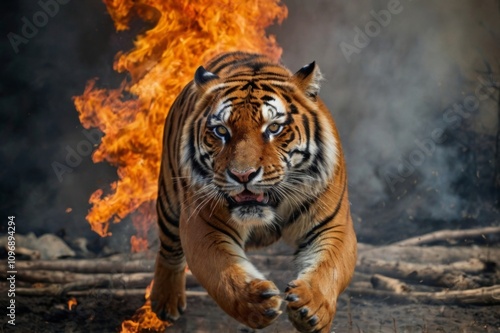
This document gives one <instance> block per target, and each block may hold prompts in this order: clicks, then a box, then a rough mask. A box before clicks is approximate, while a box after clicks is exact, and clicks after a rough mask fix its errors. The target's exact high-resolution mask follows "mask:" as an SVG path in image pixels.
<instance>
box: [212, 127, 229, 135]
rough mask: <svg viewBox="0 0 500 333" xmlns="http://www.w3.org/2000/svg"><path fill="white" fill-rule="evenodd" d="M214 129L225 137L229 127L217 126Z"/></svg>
mask: <svg viewBox="0 0 500 333" xmlns="http://www.w3.org/2000/svg"><path fill="white" fill-rule="evenodd" d="M214 131H215V134H217V135H218V136H221V137H224V136H226V134H227V128H225V127H224V126H217V127H216V128H215V129H214Z"/></svg>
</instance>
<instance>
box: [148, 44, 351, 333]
mask: <svg viewBox="0 0 500 333" xmlns="http://www.w3.org/2000/svg"><path fill="white" fill-rule="evenodd" d="M321 80H322V74H321V71H320V69H319V67H318V66H317V65H316V63H315V62H312V63H310V64H308V65H306V66H304V67H302V68H301V69H300V70H298V71H297V72H296V73H295V74H292V72H290V71H289V70H288V69H287V68H286V67H285V66H284V65H282V64H281V63H280V62H278V61H275V60H272V59H271V58H269V57H267V56H265V55H262V54H255V53H247V52H228V53H222V54H220V55H218V56H216V57H214V58H213V59H211V60H210V61H208V63H206V65H205V66H200V67H198V69H197V70H196V72H195V73H194V79H193V80H192V81H191V82H189V83H188V84H187V85H186V86H185V87H184V89H183V90H182V92H181V93H180V94H179V95H178V96H177V98H176V100H175V101H174V103H173V104H172V106H171V108H170V111H169V112H168V115H167V118H166V121H165V128H164V133H163V135H164V138H163V151H162V156H161V167H160V175H159V180H158V198H157V215H158V226H159V228H158V230H159V239H160V246H159V250H158V253H157V257H156V262H155V273H154V284H153V288H152V292H151V296H150V299H151V307H152V310H153V312H154V313H155V314H156V315H157V316H158V317H159V318H160V319H162V320H165V321H168V322H171V323H173V322H174V321H175V320H177V319H178V318H179V317H180V315H181V314H183V312H184V311H185V309H186V293H185V281H186V267H189V269H190V270H191V272H192V274H193V275H194V276H195V277H196V279H197V280H198V281H199V283H200V284H201V286H202V287H203V288H204V289H206V291H207V293H208V294H209V295H210V296H211V297H212V298H213V299H214V300H215V302H216V303H217V304H218V306H219V307H220V308H222V309H223V310H224V311H225V312H226V313H227V314H228V315H229V316H231V317H233V318H234V319H236V320H237V321H239V322H240V323H242V324H243V325H245V326H246V327H249V328H252V329H260V328H264V327H266V326H268V325H270V324H271V323H273V322H274V321H275V320H276V318H278V316H279V315H280V314H281V313H282V312H283V311H282V310H281V304H282V302H283V303H284V304H285V303H286V312H287V315H288V318H289V320H290V321H291V323H292V324H293V326H294V327H295V328H296V329H297V330H298V331H300V332H330V328H331V325H332V321H333V318H334V316H335V313H336V307H337V299H338V297H339V295H340V294H341V293H342V292H343V291H344V290H345V289H346V287H347V286H348V284H349V283H350V280H351V278H352V275H353V272H354V267H355V263H356V235H355V232H354V228H353V222H352V218H351V213H350V203H349V199H348V189H347V173H346V166H345V161H344V157H343V151H342V147H341V143H340V138H339V134H338V132H337V129H336V125H335V123H334V120H333V118H332V116H331V114H330V112H329V110H328V109H327V107H326V106H325V105H324V103H323V102H322V101H321V99H320V98H319V96H318V93H319V90H320V81H321ZM278 240H283V241H284V242H285V243H288V244H289V245H291V246H292V247H293V248H294V250H295V252H294V256H293V258H294V259H293V261H294V264H295V265H294V266H295V267H296V270H297V278H296V279H295V280H293V281H290V282H289V283H288V285H287V287H286V289H285V290H284V292H282V293H280V290H279V289H278V288H277V287H276V285H275V284H274V283H273V282H272V281H269V280H268V279H266V277H265V276H264V275H263V274H262V273H261V272H260V271H259V270H258V269H257V268H256V267H255V266H254V265H253V264H252V263H251V262H250V261H249V259H248V257H247V255H246V253H247V251H248V250H249V249H255V248H261V247H266V246H269V245H271V244H273V243H275V242H277V241H278Z"/></svg>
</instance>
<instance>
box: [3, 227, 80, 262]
mask: <svg viewBox="0 0 500 333" xmlns="http://www.w3.org/2000/svg"><path fill="white" fill-rule="evenodd" d="M7 237H8V236H7V235H6V236H2V237H0V247H1V248H5V246H6V245H7V242H8V238H7ZM14 237H15V241H16V254H19V255H20V254H23V255H28V256H30V257H32V258H36V256H33V255H30V254H29V251H28V250H32V251H33V253H39V254H40V259H43V260H47V259H58V258H64V257H74V256H75V255H76V254H75V251H73V250H72V249H71V248H70V247H69V246H68V245H67V244H66V243H65V242H64V241H63V240H62V239H61V238H59V237H57V236H56V235H52V234H45V235H42V236H40V237H38V238H37V237H36V235H35V234H34V233H32V232H30V233H29V234H27V235H20V234H16V235H15V236H14Z"/></svg>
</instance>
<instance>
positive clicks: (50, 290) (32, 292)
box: [16, 286, 208, 297]
mask: <svg viewBox="0 0 500 333" xmlns="http://www.w3.org/2000/svg"><path fill="white" fill-rule="evenodd" d="M145 293H146V289H145V288H141V289H100V288H97V289H89V290H72V291H68V292H67V293H66V294H64V295H63V294H61V288H58V287H56V286H50V287H47V288H16V294H18V295H21V296H54V297H60V296H72V297H82V296H86V297H87V296H91V297H94V296H101V297H129V296H130V297H132V296H133V297H136V296H144V295H145ZM186 295H187V296H188V297H204V296H208V294H207V292H206V291H191V290H187V291H186Z"/></svg>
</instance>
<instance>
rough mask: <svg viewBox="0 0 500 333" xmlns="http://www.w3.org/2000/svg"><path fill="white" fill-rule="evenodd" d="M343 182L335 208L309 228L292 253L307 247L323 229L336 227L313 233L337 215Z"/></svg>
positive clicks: (342, 196) (342, 197)
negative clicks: (302, 240)
mask: <svg viewBox="0 0 500 333" xmlns="http://www.w3.org/2000/svg"><path fill="white" fill-rule="evenodd" d="M345 183H346V182H344V187H343V189H342V194H341V195H340V199H339V202H338V203H337V206H336V207H335V210H334V211H333V213H332V214H331V215H329V216H327V217H326V218H325V219H324V220H323V221H321V222H320V223H318V224H317V225H315V226H314V228H312V229H311V230H309V232H308V233H307V234H306V236H305V237H304V242H302V243H301V244H300V245H299V247H298V249H297V251H295V253H294V254H295V255H297V254H298V253H299V252H300V251H301V250H303V249H305V248H307V247H308V246H310V245H311V244H312V243H313V242H314V241H315V240H316V238H318V236H319V235H321V234H323V232H324V231H325V230H330V229H332V228H334V227H337V226H333V227H330V228H328V229H325V230H321V231H319V232H317V233H315V232H316V231H317V230H318V229H320V228H322V227H323V226H324V225H326V224H327V223H328V222H330V221H331V220H333V219H334V218H335V216H337V214H338V212H339V211H340V207H341V204H342V202H343V201H344V195H345V189H346V185H345ZM338 226H340V225H338ZM311 236H312V237H311Z"/></svg>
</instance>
